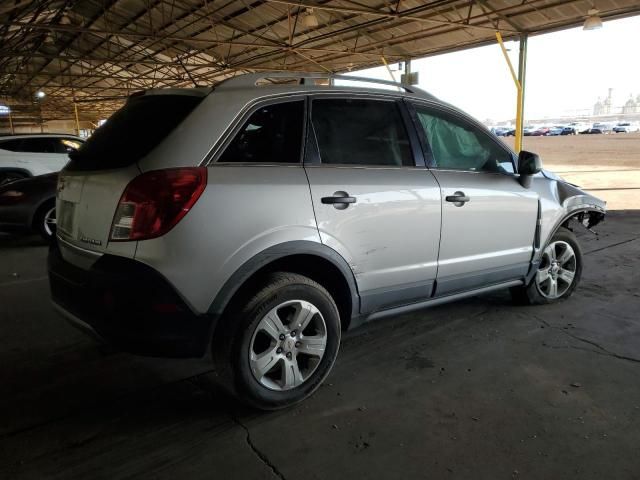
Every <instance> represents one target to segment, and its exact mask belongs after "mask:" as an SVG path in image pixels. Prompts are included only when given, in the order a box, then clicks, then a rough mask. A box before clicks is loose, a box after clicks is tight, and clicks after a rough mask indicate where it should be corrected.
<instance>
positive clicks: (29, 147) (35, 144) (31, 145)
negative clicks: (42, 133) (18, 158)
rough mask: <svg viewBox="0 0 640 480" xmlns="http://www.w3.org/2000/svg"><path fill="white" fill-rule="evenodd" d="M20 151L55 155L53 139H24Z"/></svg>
mask: <svg viewBox="0 0 640 480" xmlns="http://www.w3.org/2000/svg"><path fill="white" fill-rule="evenodd" d="M20 151H22V152H29V153H57V152H56V145H55V143H54V141H53V139H52V138H46V137H39V138H25V139H24V140H22V146H21V148H20Z"/></svg>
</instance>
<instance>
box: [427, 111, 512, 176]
mask: <svg viewBox="0 0 640 480" xmlns="http://www.w3.org/2000/svg"><path fill="white" fill-rule="evenodd" d="M416 114H417V117H418V121H419V127H420V129H419V130H420V131H419V134H421V135H424V137H423V139H425V140H426V141H427V143H428V144H429V146H430V147H431V153H432V155H433V160H434V162H435V167H436V168H442V169H455V170H471V171H484V172H495V173H513V171H514V169H513V159H512V158H511V154H510V153H509V152H508V151H507V150H506V149H504V148H501V147H500V146H499V145H498V144H497V143H496V142H495V141H493V140H492V139H491V138H490V137H489V135H486V134H485V133H484V132H482V131H481V130H480V129H478V128H477V127H475V126H473V125H471V124H469V123H467V122H465V121H464V120H462V119H459V118H457V117H455V116H453V115H450V114H448V113H446V112H441V111H437V110H433V109H429V108H425V107H421V106H416Z"/></svg>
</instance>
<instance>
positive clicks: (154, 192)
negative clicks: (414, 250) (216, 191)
mask: <svg viewBox="0 0 640 480" xmlns="http://www.w3.org/2000/svg"><path fill="white" fill-rule="evenodd" d="M206 186H207V169H206V168H204V167H196V168H175V169H167V170H155V171H151V172H147V173H143V174H142V175H139V176H138V177H136V178H134V179H133V180H132V181H131V182H129V185H127V188H126V189H125V190H124V193H123V194H122V197H121V198H120V202H119V203H118V208H117V209H116V214H115V216H114V217H113V223H112V225H111V234H110V237H109V238H110V240H111V241H117V242H123V241H130V240H148V239H150V238H156V237H159V236H161V235H164V234H165V233H167V232H168V231H169V230H171V229H172V228H173V227H174V226H175V225H176V224H177V223H178V222H179V221H180V220H181V219H182V217H184V216H185V215H186V214H187V212H189V210H190V209H191V207H193V205H194V204H195V203H196V201H197V200H198V198H200V195H201V194H202V192H203V191H204V189H205V187H206Z"/></svg>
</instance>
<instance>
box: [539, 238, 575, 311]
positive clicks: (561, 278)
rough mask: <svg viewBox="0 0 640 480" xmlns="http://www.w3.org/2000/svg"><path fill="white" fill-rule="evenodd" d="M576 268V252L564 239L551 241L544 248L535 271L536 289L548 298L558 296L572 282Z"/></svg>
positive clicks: (564, 291)
mask: <svg viewBox="0 0 640 480" xmlns="http://www.w3.org/2000/svg"><path fill="white" fill-rule="evenodd" d="M576 269H577V259H576V254H575V252H574V251H573V248H572V247H571V245H569V244H568V243H567V242H564V241H561V240H559V241H556V242H552V243H551V244H549V246H547V248H545V249H544V252H543V254H542V260H541V262H540V266H539V267H538V271H537V272H536V284H537V287H538V291H539V292H540V294H541V295H542V296H543V297H546V298H548V299H556V298H560V297H561V296H562V295H564V294H565V293H566V292H567V290H569V288H571V285H572V284H573V281H574V278H575V275H576Z"/></svg>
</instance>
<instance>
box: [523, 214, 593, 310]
mask: <svg viewBox="0 0 640 480" xmlns="http://www.w3.org/2000/svg"><path fill="white" fill-rule="evenodd" d="M581 276H582V249H581V248H580V244H579V243H578V240H577V239H576V236H575V235H574V234H573V232H571V231H570V230H568V229H566V228H564V227H561V228H560V229H559V230H558V231H557V232H556V233H555V235H554V236H553V237H552V238H551V241H550V242H549V244H548V245H547V246H546V247H545V249H544V251H543V253H542V258H541V260H540V265H538V270H537V271H536V274H535V275H534V277H533V278H532V279H531V282H530V283H529V285H527V286H526V287H516V288H513V289H512V290H511V293H512V295H513V297H514V299H515V300H516V301H518V302H520V303H525V304H529V305H544V304H549V303H555V302H558V301H560V300H564V299H566V298H569V297H570V296H571V295H572V294H573V292H574V290H575V289H576V287H577V286H578V284H579V283H580V277H581Z"/></svg>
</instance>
